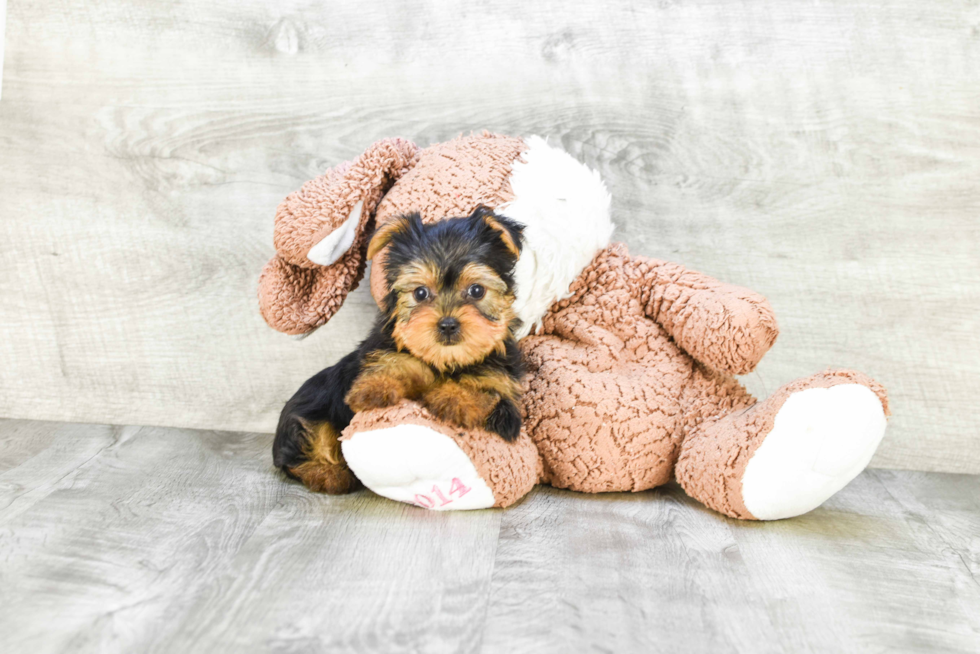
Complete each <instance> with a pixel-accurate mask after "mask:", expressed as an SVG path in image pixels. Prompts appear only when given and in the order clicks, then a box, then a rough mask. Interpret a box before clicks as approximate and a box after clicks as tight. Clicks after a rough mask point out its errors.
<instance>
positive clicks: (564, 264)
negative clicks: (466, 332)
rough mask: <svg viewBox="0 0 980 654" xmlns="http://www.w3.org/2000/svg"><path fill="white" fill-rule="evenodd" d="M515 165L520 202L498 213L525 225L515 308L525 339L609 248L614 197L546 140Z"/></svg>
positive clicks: (533, 141) (532, 142)
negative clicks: (585, 270)
mask: <svg viewBox="0 0 980 654" xmlns="http://www.w3.org/2000/svg"><path fill="white" fill-rule="evenodd" d="M526 142H527V150H525V151H524V153H523V154H522V155H521V157H522V158H523V160H524V161H523V162H520V161H517V162H515V163H514V172H513V174H512V175H511V178H510V185H511V188H512V189H513V191H514V200H513V201H512V202H509V203H507V204H505V205H502V206H500V207H497V211H498V212H499V213H500V214H502V215H504V216H507V217H508V218H513V219H514V220H516V221H517V222H519V223H523V224H524V226H525V229H524V250H523V252H522V253H521V258H520V260H519V261H518V262H517V268H516V270H515V275H514V277H515V280H516V285H517V289H516V291H517V300H516V302H515V303H514V308H515V310H516V312H517V315H518V316H519V317H520V319H521V320H522V321H523V322H524V326H523V327H522V328H521V331H520V332H518V334H517V337H518V338H523V337H524V336H527V334H529V333H530V332H531V331H532V330H534V329H536V328H537V326H539V325H540V324H541V318H542V317H543V316H544V314H545V313H546V312H547V311H548V309H549V308H550V307H551V305H552V304H554V303H555V302H556V301H558V300H560V299H562V298H564V297H567V295H568V287H569V285H571V283H572V282H573V281H574V280H575V278H576V277H578V275H579V273H581V272H582V269H583V268H585V266H587V265H588V264H589V262H590V261H592V258H593V257H594V256H595V255H596V253H597V252H599V250H601V249H602V248H604V247H606V246H607V245H609V240H610V238H612V233H613V224H612V219H611V218H610V215H609V206H610V203H611V201H612V197H611V196H610V195H609V191H608V190H607V189H606V185H605V183H603V181H602V178H601V177H600V176H599V173H598V172H596V171H594V170H592V169H591V168H589V167H588V166H586V165H585V164H583V163H582V162H580V161H578V160H577V159H575V158H574V157H572V156H571V155H569V154H568V153H567V152H565V151H564V150H561V149H558V148H554V147H551V146H550V145H548V143H547V142H546V141H545V140H544V139H543V138H541V137H540V136H532V137H530V138H528V139H527V140H526Z"/></svg>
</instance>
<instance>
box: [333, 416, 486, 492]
mask: <svg viewBox="0 0 980 654" xmlns="http://www.w3.org/2000/svg"><path fill="white" fill-rule="evenodd" d="M341 448H342V449H343V452H344V459H346V460H347V465H348V466H350V469H351V470H353V471H354V474H355V475H357V478H358V479H360V480H361V482H363V483H364V485H365V486H367V487H368V488H370V489H371V490H372V491H374V492H375V493H377V494H378V495H381V496H383V497H387V498H388V499H392V500H395V501H397V502H406V503H408V504H414V505H416V506H420V507H423V508H426V509H433V510H435V511H450V510H454V511H460V510H466V509H486V508H489V507H491V506H493V503H494V498H493V491H491V490H490V488H489V487H488V486H487V484H486V482H484V481H483V478H481V477H480V475H479V474H478V473H477V471H476V468H475V467H473V462H472V461H470V458H469V457H468V456H466V453H464V452H463V450H461V449H460V448H459V446H458V445H456V443H454V442H453V440H452V439H451V438H449V437H448V436H446V435H445V434H440V433H439V432H437V431H434V430H432V429H429V428H428V427H422V426H420V425H398V426H397V427H388V428H386V429H375V430H372V431H363V432H358V433H356V434H354V436H353V437H352V438H351V439H350V440H346V441H342V442H341Z"/></svg>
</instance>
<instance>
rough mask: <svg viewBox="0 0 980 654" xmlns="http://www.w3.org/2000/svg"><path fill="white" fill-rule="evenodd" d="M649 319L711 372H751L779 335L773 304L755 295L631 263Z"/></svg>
mask: <svg viewBox="0 0 980 654" xmlns="http://www.w3.org/2000/svg"><path fill="white" fill-rule="evenodd" d="M630 266H631V267H632V268H633V270H632V273H633V275H632V276H633V277H634V279H635V280H637V292H638V294H639V300H640V303H641V305H642V306H643V310H644V313H646V315H647V316H648V317H649V318H650V319H652V320H653V321H655V322H657V323H659V324H660V325H661V326H662V327H663V328H664V329H665V330H667V333H668V334H670V336H671V337H672V338H673V339H674V342H676V343H677V344H678V345H679V346H680V347H681V348H682V349H683V350H684V351H686V352H687V353H688V354H690V355H691V356H693V357H694V358H695V359H697V360H698V361H700V362H701V363H703V364H705V365H707V366H708V367H710V368H712V369H714V370H718V371H720V372H726V373H729V374H734V375H742V374H745V373H748V372H751V371H752V370H753V369H754V368H755V367H756V365H757V364H758V363H759V361H760V360H761V359H762V357H763V355H765V353H766V352H768V351H769V348H770V347H772V344H773V343H774V342H775V340H776V336H777V335H778V334H779V327H778V326H777V324H776V317H775V315H774V314H773V311H772V307H771V306H769V302H768V301H767V300H766V299H765V298H764V297H762V296H761V295H759V294H758V293H755V292H753V291H750V290H749V289H746V288H742V287H740V286H734V285H732V284H725V283H722V282H719V281H717V280H715V279H713V278H711V277H709V276H707V275H704V274H702V273H699V272H695V271H692V270H687V269H686V268H684V267H683V266H680V265H678V264H675V263H668V262H665V261H657V260H654V259H647V258H645V257H631V259H630Z"/></svg>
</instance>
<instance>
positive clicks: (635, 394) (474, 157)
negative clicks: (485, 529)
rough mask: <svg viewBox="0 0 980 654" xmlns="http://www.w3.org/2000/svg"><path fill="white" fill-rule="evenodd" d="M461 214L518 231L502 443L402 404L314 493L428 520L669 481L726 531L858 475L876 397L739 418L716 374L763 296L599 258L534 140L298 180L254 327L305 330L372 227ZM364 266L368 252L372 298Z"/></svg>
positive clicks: (807, 390)
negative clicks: (394, 505) (358, 493)
mask: <svg viewBox="0 0 980 654" xmlns="http://www.w3.org/2000/svg"><path fill="white" fill-rule="evenodd" d="M481 204H482V205H486V206H488V207H490V208H492V209H494V210H495V211H497V212H498V213H500V214H502V215H505V216H507V217H509V218H512V219H514V220H516V221H518V222H520V223H523V224H524V225H525V231H524V249H523V252H522V254H521V257H520V259H519V261H518V264H517V268H516V274H515V279H516V283H517V286H516V288H517V299H516V302H515V309H516V311H517V314H518V316H519V317H520V318H521V319H522V321H523V324H524V327H523V329H522V331H521V333H519V334H518V337H519V338H521V341H520V347H521V349H522V351H523V353H524V356H525V357H526V360H527V369H528V374H527V377H526V380H525V392H524V398H523V400H524V407H523V413H524V428H523V431H522V433H521V435H520V437H519V438H518V440H517V441H516V442H514V443H507V442H504V441H503V439H501V438H500V437H498V436H496V435H494V434H490V433H487V432H485V431H482V430H478V429H477V430H465V429H460V428H458V427H456V426H455V425H452V424H448V423H443V422H439V421H437V420H436V419H435V418H434V417H433V416H432V415H430V414H429V413H427V411H426V410H425V409H424V408H423V407H422V406H420V405H418V404H415V403H412V402H408V401H405V402H403V403H401V404H400V405H397V406H394V407H390V408H387V409H376V410H371V411H366V412H363V413H359V414H357V415H356V416H355V417H354V420H353V421H352V422H351V424H350V425H349V426H348V428H347V429H346V430H345V431H344V433H343V436H342V438H341V451H342V457H340V456H338V457H337V461H336V463H335V464H334V465H336V470H333V471H332V472H333V473H334V478H336V479H338V480H339V481H338V484H337V487H336V488H335V489H334V490H339V491H345V490H347V489H350V488H353V487H356V480H355V478H354V477H355V476H356V479H357V480H360V482H362V483H363V484H364V485H365V486H367V487H368V488H370V489H371V490H373V491H374V492H375V493H378V494H380V495H383V496H385V497H388V498H390V499H393V500H398V501H401V502H408V503H412V504H416V505H418V506H422V507H426V508H429V509H436V510H447V509H478V508H486V507H505V506H508V505H510V504H513V503H514V502H516V501H518V500H519V499H521V498H522V497H523V496H524V495H525V494H526V493H527V492H528V491H529V490H530V489H531V488H532V487H533V486H534V485H535V484H550V485H552V486H556V487H559V488H566V489H571V490H575V491H581V492H586V493H599V492H609V491H642V490H646V489H649V488H654V487H656V486H660V485H662V484H665V483H667V482H669V481H671V480H672V479H676V480H677V481H678V482H679V483H680V485H681V486H682V487H683V488H684V490H685V491H686V492H687V493H688V494H689V495H690V496H691V497H693V498H695V499H696V500H698V501H700V502H702V503H703V504H705V505H707V506H709V507H711V508H712V509H714V510H716V511H719V512H721V513H723V514H725V515H727V516H731V517H735V518H742V519H748V520H752V519H758V520H773V519H779V518H787V517H791V516H796V515H800V514H802V513H805V512H807V511H810V510H812V509H814V508H815V507H817V506H819V505H820V504H821V503H822V502H824V501H825V500H826V499H827V498H828V497H830V496H831V495H833V494H834V493H836V492H837V491H838V490H840V489H841V488H842V487H843V486H844V485H846V484H847V483H848V482H849V481H850V480H851V479H853V478H854V477H855V476H856V475H857V474H858V473H859V472H860V471H861V470H863V469H864V467H865V466H866V465H867V464H868V462H869V461H870V460H871V457H872V455H873V454H874V452H875V449H876V448H877V446H878V444H879V442H880V441H881V438H882V436H883V435H884V431H885V424H886V416H887V415H888V400H887V397H886V394H885V390H884V388H882V386H881V385H880V384H878V383H876V382H875V381H873V380H872V379H870V378H869V377H867V376H866V375H864V374H861V373H859V372H854V371H850V370H831V371H827V372H821V373H817V374H814V375H811V376H809V377H804V378H802V379H798V380H797V381H794V382H792V383H790V384H787V385H786V386H784V387H782V388H780V389H779V390H777V391H776V392H775V393H773V394H772V395H771V396H770V397H769V398H767V399H765V400H762V401H757V400H756V399H755V398H753V397H752V396H751V395H750V394H749V393H748V392H747V391H746V390H745V389H744V388H743V387H742V386H741V384H739V382H738V381H736V379H735V377H734V376H735V375H741V374H745V373H748V372H750V371H751V370H753V369H754V368H755V366H756V365H757V364H758V363H759V361H760V359H761V358H762V356H763V355H764V354H765V353H766V351H767V350H768V349H769V348H770V347H771V346H772V344H773V342H774V341H775V340H776V335H777V325H776V320H775V317H774V316H773V312H772V309H771V308H770V306H769V304H768V302H767V301H766V300H765V298H763V297H762V296H760V295H758V294H756V293H754V292H752V291H750V290H747V289H744V288H740V287H737V286H733V285H729V284H725V283H722V282H719V281H716V280H714V279H712V278H710V277H708V276H707V275H703V274H701V273H698V272H695V271H692V270H688V269H686V268H684V267H683V266H680V265H678V264H675V263H669V262H666V261H658V260H654V259H648V258H645V257H641V256H634V255H631V254H630V253H629V252H627V249H626V247H625V246H624V245H622V244H610V238H611V236H612V232H613V224H612V222H611V220H610V196H609V193H608V192H607V190H606V187H605V185H604V184H603V182H602V180H601V179H600V177H599V175H598V173H597V172H594V171H592V170H590V169H589V168H587V167H586V166H585V165H583V164H582V163H580V162H578V161H577V160H575V159H574V158H573V157H571V156H570V155H569V154H567V153H565V152H564V151H562V150H560V149H558V148H556V147H553V146H551V145H549V144H548V143H547V142H546V141H545V140H543V139H541V138H537V137H532V138H528V139H521V138H513V137H507V136H499V135H493V134H489V133H486V132H484V133H483V134H474V135H471V136H463V137H459V138H457V139H455V140H452V141H449V142H446V143H439V144H436V145H432V146H429V147H427V148H424V149H422V148H419V147H418V146H416V145H414V144H413V143H411V142H409V141H407V140H403V139H387V140H383V141H379V142H378V143H375V144H374V145H372V146H370V147H369V148H368V149H367V150H366V151H365V152H364V153H363V154H362V155H361V156H359V157H358V158H356V159H355V160H353V161H351V162H348V163H344V164H341V165H339V166H337V167H336V168H333V169H331V170H329V171H327V173H326V174H324V175H323V176H321V177H318V178H316V179H314V180H312V181H309V182H307V183H306V184H304V185H303V187H302V188H301V189H300V190H299V191H297V192H295V193H293V194H292V195H290V196H289V197H287V198H286V200H285V201H284V202H283V203H282V205H281V206H280V207H279V209H278V211H277V214H276V222H275V248H276V256H275V257H274V258H273V259H272V260H271V261H270V262H269V263H268V264H267V266H266V268H265V270H264V271H263V274H262V277H261V280H260V289H259V298H260V305H261V310H262V315H263V316H264V317H265V319H266V321H267V322H268V323H269V324H270V325H271V326H272V327H273V328H275V329H277V330H279V331H281V332H285V333H287V334H305V333H308V332H310V331H312V330H314V329H316V328H317V327H319V326H321V325H323V324H324V323H326V322H327V321H328V320H329V319H330V317H331V316H333V315H334V313H335V312H336V311H337V310H338V309H339V308H340V306H341V304H342V303H343V301H344V298H345V297H346V296H347V294H348V293H349V292H350V291H351V290H352V289H353V288H355V287H356V286H357V284H358V282H359V281H360V280H361V278H362V276H363V274H364V271H365V264H366V261H365V251H366V248H367V243H368V240H369V238H370V236H371V233H372V231H373V230H374V229H375V228H376V227H377V226H378V225H382V224H384V223H385V222H387V221H389V220H392V219H393V218H394V217H396V216H398V215H400V214H404V213H409V212H413V211H418V212H419V213H420V214H421V215H422V218H423V220H424V221H426V222H430V221H437V220H441V219H443V218H447V217H452V216H463V215H468V214H469V213H470V212H472V211H473V210H474V208H475V207H477V206H478V205H481ZM383 267H384V252H383V251H382V252H381V253H380V254H379V255H378V256H377V257H375V259H374V261H373V264H372V270H371V276H370V282H371V291H372V294H373V296H374V298H375V299H376V300H380V299H381V298H382V297H383V296H384V294H385V288H384V284H385V282H384V275H383V274H382V271H383ZM325 363H328V362H325ZM328 490H329V489H328Z"/></svg>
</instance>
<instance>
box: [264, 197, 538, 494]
mask: <svg viewBox="0 0 980 654" xmlns="http://www.w3.org/2000/svg"><path fill="white" fill-rule="evenodd" d="M522 229H523V228H522V226H520V225H518V224H517V223H515V222H513V221H511V220H509V219H507V218H504V217H502V216H498V215H496V214H494V213H493V212H492V211H490V210H489V209H486V208H482V207H481V208H479V209H477V210H476V211H475V212H474V213H473V214H472V215H470V216H468V217H466V218H451V219H448V220H443V221H440V222H437V223H434V224H431V225H424V224H423V223H422V220H421V219H420V218H419V216H418V214H412V215H408V216H405V217H403V218H400V219H398V220H395V221H392V222H390V223H388V224H387V225H385V226H383V227H381V228H380V229H379V230H378V231H377V232H376V233H375V235H374V238H373V239H372V240H371V243H370V244H369V245H368V257H369V258H374V256H375V255H376V254H377V253H378V252H379V251H381V250H382V249H385V248H387V253H386V254H387V256H386V259H385V272H386V282H387V287H388V294H387V296H386V297H385V299H384V307H383V311H382V313H381V315H380V316H379V317H378V320H377V321H376V322H375V325H374V327H373V329H372V330H371V334H370V335H369V336H368V337H367V338H366V339H365V340H364V342H363V343H361V344H360V346H359V347H358V348H357V350H355V351H354V352H351V353H350V354H348V355H347V356H345V357H344V358H343V359H341V360H340V361H339V362H338V363H337V364H336V365H334V366H332V367H330V368H327V369H326V370H322V371H321V372H319V373H317V374H316V375H314V376H313V377H311V378H310V379H309V380H307V381H306V383H304V384H303V385H302V386H301V387H300V389H299V390H298V391H297V392H296V394H295V395H293V397H292V398H290V400H289V401H288V402H287V403H286V406H285V407H284V408H283V411H282V414H281V415H280V417H279V426H278V428H277V430H276V439H275V443H274V445H273V450H272V451H273V460H274V462H275V464H276V466H277V467H279V468H281V469H282V470H284V471H285V472H286V473H287V474H288V475H290V476H291V477H295V478H298V479H300V480H301V481H302V482H303V483H304V484H306V486H308V487H309V488H310V489H311V490H316V491H323V492H327V493H345V492H348V491H350V490H353V489H354V488H355V487H356V486H357V485H358V482H357V479H356V478H355V477H354V475H353V474H352V473H351V472H350V471H349V470H348V469H347V467H346V465H345V464H344V461H343V456H342V455H341V453H340V444H339V442H338V440H337V439H338V438H339V436H340V432H341V431H342V430H343V429H344V428H345V427H346V426H347V425H348V424H349V423H350V421H351V419H352V418H353V416H354V413H355V412H359V411H365V410H368V409H374V408H381V407H387V406H392V405H394V404H397V403H398V402H400V401H401V400H403V399H410V400H417V401H419V402H421V403H422V404H424V405H425V406H426V407H427V408H428V409H429V411H431V412H432V413H433V414H434V415H436V416H437V417H439V418H441V419H443V420H446V421H448V422H451V423H454V424H457V425H459V426H461V427H464V428H468V429H471V428H484V429H486V430H488V431H491V432H495V433H497V434H499V435H500V436H501V437H502V438H503V439H504V440H506V441H513V440H514V439H516V438H517V436H518V434H519V433H520V428H521V414H520V408H519V402H520V395H521V378H522V376H523V363H522V359H521V355H520V350H519V349H518V347H517V342H516V340H515V339H514V331H515V330H516V329H517V327H518V326H519V325H520V321H519V320H518V319H517V317H516V316H515V314H514V311H513V308H512V307H513V303H514V278H513V270H514V265H515V264H516V262H517V258H518V256H519V255H520V249H521V232H522Z"/></svg>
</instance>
